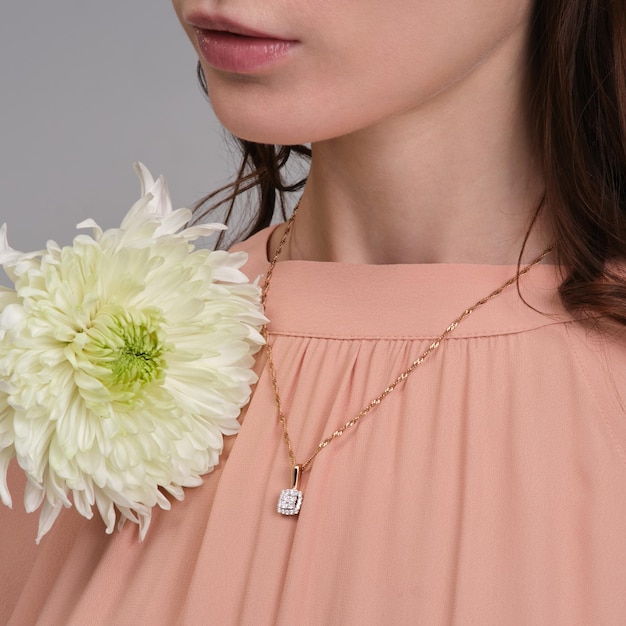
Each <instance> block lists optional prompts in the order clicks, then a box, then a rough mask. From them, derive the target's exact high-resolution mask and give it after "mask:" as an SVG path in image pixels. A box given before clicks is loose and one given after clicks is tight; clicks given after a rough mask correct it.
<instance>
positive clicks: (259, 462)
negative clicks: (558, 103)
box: [0, 229, 626, 626]
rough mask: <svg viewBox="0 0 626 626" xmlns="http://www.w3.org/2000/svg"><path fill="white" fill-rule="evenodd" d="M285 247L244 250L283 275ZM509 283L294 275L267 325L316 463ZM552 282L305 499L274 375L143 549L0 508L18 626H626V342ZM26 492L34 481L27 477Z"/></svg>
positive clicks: (413, 393)
mask: <svg viewBox="0 0 626 626" xmlns="http://www.w3.org/2000/svg"><path fill="white" fill-rule="evenodd" d="M269 233H270V229H267V230H265V231H263V232H262V233H259V234H258V235H256V236H254V237H252V238H251V239H249V240H248V241H247V242H245V243H243V244H241V245H239V246H238V248H239V249H243V250H246V251H247V252H248V253H249V255H250V259H249V263H248V265H247V272H248V275H249V276H250V277H251V278H255V277H256V276H258V275H259V274H262V273H263V272H264V271H265V270H266V269H267V252H266V247H267V240H268V236H269ZM514 273H515V268H514V267H510V266H504V267H503V266H479V265H388V266H372V265H347V264H335V263H316V262H302V261H284V262H279V263H278V265H277V268H276V272H275V274H274V277H273V280H272V285H271V289H270V293H269V299H268V308H267V315H268V317H269V318H270V319H271V324H270V327H269V328H270V333H271V335H270V336H271V341H272V343H273V345H274V358H275V361H276V368H277V373H278V379H279V384H280V390H281V397H282V399H283V402H284V405H285V410H286V413H287V416H288V423H289V432H290V434H291V436H292V439H293V442H294V447H295V451H296V455H297V457H298V460H299V461H300V462H302V461H303V460H304V459H306V458H307V457H308V456H309V454H310V453H311V452H312V451H313V449H314V448H315V446H316V445H317V444H318V443H319V442H320V441H321V440H322V439H323V438H324V437H325V436H327V435H328V434H330V433H331V432H333V431H334V430H335V429H336V428H337V427H339V426H341V425H342V424H344V423H345V422H346V421H348V420H349V419H350V418H351V417H353V416H354V415H355V414H356V413H358V412H359V411H360V410H361V409H362V408H363V407H364V406H365V405H366V404H367V403H368V402H369V401H370V400H372V399H373V398H374V397H376V396H377V395H378V394H379V393H380V392H381V391H382V390H383V389H384V388H385V387H386V386H387V385H388V384H389V382H390V381H391V380H393V379H394V378H395V377H396V376H397V375H398V373H400V372H401V371H402V370H403V369H405V368H406V366H407V365H408V364H409V363H410V362H411V361H412V360H413V359H415V358H416V356H417V355H419V353H420V352H421V351H422V350H424V349H425V347H427V346H428V344H429V342H430V341H431V340H432V338H433V337H435V336H437V335H439V334H440V333H441V332H442V331H443V330H444V328H445V327H446V326H447V325H448V324H449V323H450V322H451V321H452V320H453V319H454V318H455V317H456V316H457V315H458V314H459V313H460V312H461V311H463V310H464V309H465V308H467V307H468V306H469V305H471V304H473V303H474V302H475V301H476V300H478V299H479V298H481V297H482V296H484V295H487V294H488V293H490V292H491V291H492V290H493V289H494V288H495V287H497V286H499V285H500V284H501V283H503V282H504V281H505V280H506V279H507V278H509V277H510V276H512V275H513V274H514ZM557 280H558V279H557V276H556V270H555V268H554V267H552V266H550V265H540V266H537V267H535V268H533V270H532V271H531V272H530V273H529V274H528V275H527V276H525V277H523V278H522V279H521V286H520V288H521V292H522V294H523V296H524V298H525V300H526V301H527V302H528V303H529V304H531V305H532V306H533V307H534V308H535V309H537V310H533V308H531V307H529V306H527V305H526V304H524V302H523V301H522V300H521V299H520V297H519V295H518V293H517V290H516V289H515V287H511V288H509V289H508V290H507V291H505V292H504V293H503V294H501V295H500V296H498V297H497V298H496V299H494V300H492V301H490V302H489V303H487V304H486V305H485V306H484V307H482V308H480V309H479V310H477V311H476V312H475V313H473V314H472V315H470V316H469V318H467V319H466V320H465V321H464V322H463V323H462V324H461V325H460V326H459V328H458V329H457V330H456V331H455V333H454V334H453V336H452V337H451V338H450V339H449V340H447V341H445V342H444V343H443V345H442V346H441V348H440V349H439V350H438V351H436V352H435V354H433V355H432V356H431V357H430V358H429V359H427V360H426V361H425V362H424V363H423V365H421V366H420V367H419V368H418V369H417V370H416V371H415V372H414V373H413V374H411V376H410V377H409V379H408V380H407V381H406V382H405V383H404V384H403V386H401V387H400V388H398V389H397V390H396V391H395V392H394V393H393V394H391V395H390V396H389V397H388V398H387V399H386V400H384V401H383V403H382V404H381V405H380V406H378V407H377V408H375V409H374V410H373V411H372V412H371V414H369V415H368V416H367V417H365V418H364V419H363V420H362V421H361V422H360V423H359V424H358V425H357V426H356V427H354V428H352V429H350V430H349V431H348V432H346V433H345V434H344V435H343V436H342V437H341V438H339V439H338V440H336V441H334V442H333V443H331V444H330V445H329V446H328V447H327V448H326V449H325V450H323V451H322V452H321V454H320V455H319V456H318V457H317V458H316V459H315V460H314V461H313V463H312V465H311V467H310V469H309V471H307V472H306V473H305V475H304V477H303V482H302V489H303V491H304V502H303V506H302V511H301V513H300V515H299V517H297V518H293V517H284V516H281V515H279V514H278V513H277V512H276V502H277V498H278V496H279V493H280V491H281V490H282V489H286V488H288V487H289V486H290V484H289V483H290V474H291V472H290V464H289V460H288V456H287V453H286V448H285V444H284V442H283V440H282V437H281V428H280V425H279V423H278V420H277V417H276V409H275V406H274V400H273V397H272V387H271V380H270V376H269V373H268V369H267V367H266V362H265V357H264V354H263V353H262V352H261V353H259V356H258V359H257V370H258V373H259V376H260V379H259V382H258V384H257V386H256V389H255V391H254V394H253V397H252V400H251V403H250V404H249V407H248V410H247V412H246V413H245V415H242V418H241V420H242V422H243V427H242V430H241V432H240V434H238V435H237V436H236V437H231V438H228V439H227V440H226V444H225V450H224V453H223V456H222V457H221V461H220V464H219V466H218V467H217V468H216V469H215V470H214V471H213V472H212V473H211V474H209V475H207V476H206V480H205V484H204V485H203V486H202V487H199V488H197V489H192V490H188V491H187V496H186V498H185V500H184V502H180V503H179V502H175V503H174V504H173V506H172V510H171V511H169V512H163V511H157V512H156V514H155V516H154V519H153V522H152V526H151V528H150V531H149V533H148V536H147V538H146V540H145V541H144V542H143V543H140V541H139V539H138V532H137V528H136V527H135V526H134V525H131V524H127V525H126V526H125V528H124V529H123V531H122V532H121V533H117V532H116V533H115V534H113V535H111V536H108V535H106V534H105V533H104V526H103V524H102V522H101V521H100V519H99V518H97V514H96V516H95V517H94V519H93V520H91V521H87V520H84V519H83V518H81V517H80V516H79V515H78V514H77V513H76V511H74V510H71V509H70V510H66V511H64V512H63V513H62V515H61V517H60V518H59V520H58V521H57V523H56V525H55V527H54V528H53V530H52V531H51V532H50V533H49V534H48V535H47V536H46V537H45V538H44V539H43V541H42V542H41V545H39V546H35V535H36V526H37V515H36V514H35V515H26V514H25V513H24V512H23V507H22V506H21V505H20V503H19V500H20V495H19V494H20V493H21V489H22V484H21V482H22V481H21V479H20V477H19V474H18V472H17V471H13V472H12V475H11V478H10V482H11V485H12V493H13V496H14V500H15V501H16V502H17V503H18V506H16V507H15V510H14V511H9V510H8V509H6V508H4V507H1V508H0V623H1V624H5V623H8V624H15V625H20V626H22V625H25V624H45V625H49V624H70V625H79V624H81V625H83V624H131V623H132V624H152V625H154V624H156V625H159V624H163V625H166V624H167V625H170V624H190V625H193V624H218V625H220V626H226V625H230V624H254V625H264V624H298V625H307V624H342V625H350V624H360V625H363V624H428V625H429V626H434V625H439V624H442V625H443V624H480V625H481V626H487V625H490V624H493V625H500V626H501V625H502V624H507V625H517V624H519V625H525V626H527V625H529V624H533V625H534V624H545V625H551V626H552V625H555V624H567V625H568V626H572V625H576V624H580V625H583V624H585V625H589V624H602V625H603V626H609V625H613V624H615V625H617V624H620V625H622V624H625V623H626V453H625V451H626V411H625V404H624V402H625V400H626V376H625V374H626V341H625V340H624V339H623V338H620V337H619V336H617V335H612V336H610V335H601V334H599V333H596V332H594V331H592V330H590V329H586V328H583V327H582V326H581V325H579V324H578V323H577V322H575V321H573V320H572V318H571V317H570V316H569V315H568V314H567V313H566V312H564V310H563V309H562V307H561V306H560V304H559V302H558V300H557V298H556V291H555V287H556V285H557ZM13 469H14V470H15V468H13Z"/></svg>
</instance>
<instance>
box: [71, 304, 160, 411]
mask: <svg viewBox="0 0 626 626" xmlns="http://www.w3.org/2000/svg"><path fill="white" fill-rule="evenodd" d="M161 322H162V318H161V314H160V312H159V311H158V310H156V309H151V308H146V309H142V310H137V309H124V308H122V307H120V306H117V305H107V306H105V307H103V308H102V309H101V310H100V311H99V312H98V314H97V316H96V317H95V319H94V320H93V322H92V325H91V327H90V328H88V329H86V330H85V331H84V332H83V333H80V335H78V336H77V338H76V339H75V341H74V346H75V350H76V348H78V350H76V352H77V353H79V354H80V357H82V358H80V357H79V358H80V361H81V362H82V363H81V365H82V367H81V369H82V370H83V371H85V373H87V374H88V375H90V376H91V377H93V378H97V379H98V380H99V381H100V382H101V383H102V384H103V385H104V387H106V389H107V390H108V394H109V396H108V398H106V399H105V398H101V399H102V400H104V401H106V400H109V401H110V400H114V401H117V402H123V403H129V404H134V403H135V402H136V401H137V400H138V399H139V398H140V397H141V396H142V394H143V392H144V391H145V389H146V387H147V386H149V385H150V384H151V383H153V382H155V381H160V380H162V379H163V376H164V373H165V367H166V362H165V358H164V354H165V352H167V350H166V346H165V341H164V336H163V331H162V329H161Z"/></svg>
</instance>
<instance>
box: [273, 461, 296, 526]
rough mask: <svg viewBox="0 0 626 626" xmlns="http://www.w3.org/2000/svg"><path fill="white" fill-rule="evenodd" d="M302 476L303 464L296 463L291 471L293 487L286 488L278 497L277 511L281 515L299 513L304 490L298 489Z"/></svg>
mask: <svg viewBox="0 0 626 626" xmlns="http://www.w3.org/2000/svg"><path fill="white" fill-rule="evenodd" d="M301 477H302V465H294V466H293V469H292V471H291V485H292V487H291V489H284V490H283V491H282V492H281V494H280V498H278V507H277V509H276V510H277V511H278V512H279V513H280V514H281V515H298V513H300V507H301V506H302V492H301V491H299V490H298V487H299V486H300V478H301Z"/></svg>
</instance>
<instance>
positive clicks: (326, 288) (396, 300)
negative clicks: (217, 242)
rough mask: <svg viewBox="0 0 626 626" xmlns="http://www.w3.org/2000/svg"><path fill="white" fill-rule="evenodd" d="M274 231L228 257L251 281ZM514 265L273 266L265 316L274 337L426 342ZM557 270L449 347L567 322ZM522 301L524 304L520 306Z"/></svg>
mask: <svg viewBox="0 0 626 626" xmlns="http://www.w3.org/2000/svg"><path fill="white" fill-rule="evenodd" d="M275 227H276V226H270V227H268V228H266V229H264V230H262V231H261V232H259V233H256V234H255V235H253V236H252V237H250V238H249V239H248V240H246V241H245V242H243V243H240V244H237V245H236V246H235V247H234V248H233V251H236V250H243V251H245V252H247V253H248V255H249V259H248V263H247V264H246V266H245V267H244V268H243V269H244V271H245V272H246V274H247V275H248V277H249V278H250V279H251V280H255V279H257V278H258V277H259V276H261V280H262V279H263V277H264V274H265V272H266V271H267V268H268V266H269V262H268V260H267V256H268V255H267V245H268V241H269V238H270V236H271V233H272V232H273V230H274V228H275ZM516 271H517V267H516V266H515V265H479V264H443V263H442V264H393V265H369V264H350V263H335V262H327V261H301V260H285V261H280V260H279V261H278V262H277V264H276V267H275V270H274V274H273V277H272V283H271V286H270V291H269V295H268V301H267V309H266V315H267V316H268V318H269V319H270V323H269V325H268V329H269V331H270V333H273V334H292V335H304V336H311V337H328V338H334V339H355V338H362V339H382V338H387V339H407V338H410V339H432V338H434V337H436V336H438V335H439V334H441V332H443V330H444V329H445V328H446V326H447V325H448V324H449V323H450V322H452V321H453V320H454V319H455V318H456V317H458V316H459V315H460V314H461V313H462V312H463V311H464V310H465V309H467V308H469V307H471V306H473V305H474V304H475V303H476V302H477V301H478V300H480V299H481V298H483V297H484V296H487V295H488V294H489V293H491V292H492V291H493V290H494V289H496V288H497V287H499V286H500V285H501V284H503V283H504V282H505V281H506V280H508V279H509V278H511V277H513V276H514V275H515V272H516ZM559 282H560V277H559V268H558V267H557V266H555V265H549V264H540V265H537V266H536V267H533V268H532V269H531V270H530V272H528V274H526V275H525V276H523V277H521V278H520V281H519V291H520V293H521V296H522V297H520V293H518V289H517V288H516V285H515V284H514V285H512V286H510V287H509V288H508V289H506V290H505V291H504V292H503V293H501V294H500V295H499V296H497V297H496V298H494V299H493V300H491V301H489V302H487V303H486V304H485V305H484V306H482V307H481V308H479V309H478V310H476V311H475V312H474V313H473V314H472V315H470V316H469V317H468V318H466V319H465V320H464V321H463V322H462V324H461V325H460V326H459V327H458V328H457V329H456V330H455V331H454V334H453V335H452V336H451V339H454V338H456V339H460V338H469V337H485V336H495V335H504V334H511V333H519V332H525V331H529V330H533V329H536V328H541V327H543V326H548V325H552V324H555V323H563V322H569V321H572V316H571V315H570V314H569V313H567V312H566V311H565V310H564V308H563V306H562V304H561V301H560V298H559V296H558V292H557V289H558V285H559ZM522 298H523V299H522Z"/></svg>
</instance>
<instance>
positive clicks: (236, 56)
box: [198, 30, 297, 73]
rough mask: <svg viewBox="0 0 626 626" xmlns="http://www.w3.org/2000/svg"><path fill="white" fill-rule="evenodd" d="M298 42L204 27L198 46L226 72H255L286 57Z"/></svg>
mask: <svg viewBox="0 0 626 626" xmlns="http://www.w3.org/2000/svg"><path fill="white" fill-rule="evenodd" d="M296 44H297V42H296V41H286V40H284V39H266V38H263V37H242V36H239V35H234V34H232V33H229V32H224V31H216V30H201V31H199V32H198V45H199V47H200V51H201V52H202V56H203V57H204V58H205V59H206V61H207V63H208V64H209V65H211V66H213V67H215V68H217V69H219V70H224V71H226V72H237V73H251V72H255V71H257V70H261V69H265V68H268V67H269V66H272V65H274V64H276V63H277V62H279V61H281V60H282V59H284V58H285V57H286V56H288V55H289V54H290V52H291V51H292V50H293V49H294V47H295V45H296Z"/></svg>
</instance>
